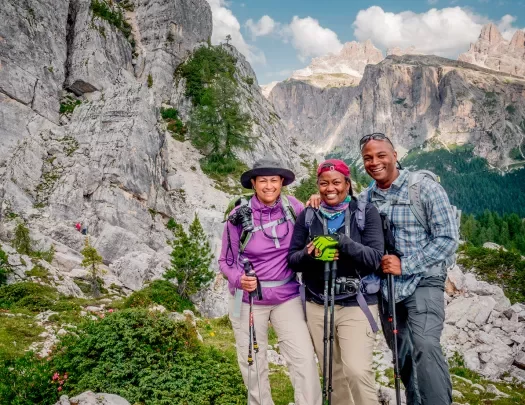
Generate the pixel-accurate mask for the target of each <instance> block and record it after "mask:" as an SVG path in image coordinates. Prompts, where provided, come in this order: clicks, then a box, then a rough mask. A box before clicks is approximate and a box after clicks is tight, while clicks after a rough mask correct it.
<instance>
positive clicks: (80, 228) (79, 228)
mask: <svg viewBox="0 0 525 405" xmlns="http://www.w3.org/2000/svg"><path fill="white" fill-rule="evenodd" d="M75 228H77V231H79V232H80V231H81V230H82V224H81V223H80V222H77V223H76V224H75Z"/></svg>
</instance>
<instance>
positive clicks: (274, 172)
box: [241, 157, 295, 188]
mask: <svg viewBox="0 0 525 405" xmlns="http://www.w3.org/2000/svg"><path fill="white" fill-rule="evenodd" d="M257 176H281V177H282V178H284V181H283V186H287V185H288V184H292V183H293V181H294V180H295V174H294V173H293V172H292V171H291V170H289V169H287V168H285V167H283V166H282V164H281V163H279V161H277V160H276V159H274V158H271V157H265V158H262V159H260V160H258V161H257V162H255V163H254V164H253V168H251V169H250V170H248V171H246V172H244V173H243V174H242V175H241V184H242V186H243V187H244V188H252V182H251V179H253V178H255V177H257Z"/></svg>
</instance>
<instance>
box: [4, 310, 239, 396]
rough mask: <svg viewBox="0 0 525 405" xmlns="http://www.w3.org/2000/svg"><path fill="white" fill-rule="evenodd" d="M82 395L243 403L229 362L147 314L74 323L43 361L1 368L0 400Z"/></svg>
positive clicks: (188, 329)
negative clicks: (82, 393) (72, 331)
mask: <svg viewBox="0 0 525 405" xmlns="http://www.w3.org/2000/svg"><path fill="white" fill-rule="evenodd" d="M66 375H67V376H66ZM53 378H54V379H53ZM59 387H60V390H59ZM86 390H91V391H94V392H107V393H113V394H117V395H120V396H122V397H124V398H126V399H127V400H128V401H129V402H130V403H142V404H145V405H149V404H152V405H153V404H175V405H186V404H190V403H191V404H211V403H213V404H217V405H226V404H242V403H244V402H245V399H246V390H245V389H244V386H243V383H242V378H241V375H240V372H239V370H238V367H237V363H236V359H235V357H234V356H231V355H229V354H223V353H220V352H219V351H218V350H217V349H215V348H213V347H209V346H205V345H202V344H201V343H200V342H199V341H198V339H197V335H196V332H195V330H194V329H193V327H192V326H191V325H190V324H188V323H186V322H174V321H172V320H171V319H169V318H168V316H166V315H164V314H160V313H158V312H149V311H147V310H145V309H126V310H123V311H119V312H116V313H112V314H107V315H106V316H105V317H104V318H101V319H99V320H97V321H85V322H83V323H81V324H79V325H77V328H76V329H75V333H74V334H68V335H66V336H64V337H63V338H62V341H61V343H60V344H59V346H58V347H57V350H56V351H55V352H54V354H53V356H52V357H51V359H49V360H48V361H45V360H44V361H42V360H38V359H36V358H35V357H34V356H33V355H32V354H31V353H29V354H26V355H25V356H24V357H22V358H19V359H16V360H8V361H5V362H3V364H0V397H2V398H3V399H5V400H6V401H7V403H10V404H19V405H22V404H24V405H25V404H28V405H29V404H35V403H38V404H43V405H47V404H54V403H56V402H57V401H58V396H59V395H62V394H68V395H70V396H73V395H76V394H79V393H81V392H84V391H86Z"/></svg>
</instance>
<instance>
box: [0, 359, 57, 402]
mask: <svg viewBox="0 0 525 405" xmlns="http://www.w3.org/2000/svg"><path fill="white" fill-rule="evenodd" d="M52 378H53V366H52V363H51V362H49V361H47V360H45V359H38V358H36V357H35V356H34V355H33V353H27V354H25V355H24V356H23V357H21V358H16V359H12V360H7V361H1V360H0V399H1V401H2V402H0V403H1V404H6V405H7V404H10V405H34V404H39V405H54V404H55V403H57V402H58V399H59V396H60V395H61V393H60V392H59V391H58V389H57V388H58V386H57V384H53V380H52Z"/></svg>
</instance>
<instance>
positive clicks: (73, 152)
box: [0, 0, 304, 315]
mask: <svg viewBox="0 0 525 405" xmlns="http://www.w3.org/2000/svg"><path fill="white" fill-rule="evenodd" d="M99 3H100V2H99ZM125 3H126V5H128V7H127V8H126V10H121V9H120V6H118V5H117V4H116V3H115V2H108V3H105V4H113V5H112V6H111V7H110V9H111V12H112V13H117V14H118V13H122V14H123V16H124V19H125V20H126V21H128V24H129V26H126V25H124V24H120V25H119V24H118V23H117V24H115V19H113V20H111V19H107V18H101V17H100V16H99V15H98V14H96V13H95V14H94V13H93V9H92V7H91V4H92V2H91V1H90V0H61V1H37V0H24V1H22V2H20V1H15V0H5V1H3V2H2V7H1V8H0V20H1V21H2V23H1V24H0V113H1V115H2V119H0V146H1V147H0V185H1V186H0V196H2V199H3V201H2V213H3V214H7V213H16V214H17V215H19V216H20V217H22V218H23V219H25V220H26V221H27V222H28V224H29V227H30V229H31V234H32V237H33V238H35V239H37V240H39V241H40V246H41V247H49V246H50V245H51V244H54V245H55V247H56V250H57V253H56V255H55V261H54V263H53V265H54V266H55V268H56V269H58V270H57V271H59V272H60V274H58V275H57V277H62V278H63V277H70V278H74V277H75V275H79V274H82V269H80V266H79V264H80V261H81V256H80V255H79V253H78V252H79V250H80V249H81V248H82V246H83V238H82V237H81V235H80V234H79V233H78V232H77V231H76V230H75V228H74V227H73V225H74V223H75V222H77V221H82V222H84V223H85V224H87V226H88V230H89V234H90V240H91V243H92V244H93V245H94V246H95V247H96V248H97V249H98V251H99V253H100V254H101V255H102V256H103V258H104V261H105V263H106V265H107V269H108V271H109V273H110V275H111V276H114V277H112V281H111V282H112V283H116V284H120V285H121V286H122V287H123V288H125V289H128V290H135V289H140V288H141V286H142V285H143V283H144V282H145V281H147V280H149V279H152V278H155V277H159V276H160V275H161V274H162V273H163V272H164V269H165V267H166V266H167V265H168V264H169V251H170V250H169V249H168V248H167V245H166V239H167V238H169V237H170V233H169V232H167V231H166V228H165V222H166V221H167V219H168V218H169V217H174V218H175V219H176V220H177V221H178V222H180V223H184V224H186V223H188V222H189V221H191V220H192V219H193V216H194V214H198V216H199V218H200V220H201V222H202V224H203V226H204V229H205V230H206V231H207V233H208V235H209V236H210V238H211V241H212V246H213V249H214V250H215V251H218V249H219V242H220V239H219V238H220V235H221V233H222V223H221V221H222V214H223V213H222V212H223V210H224V209H225V207H226V204H227V201H228V199H229V197H228V195H226V194H225V193H223V192H221V191H219V190H218V189H216V188H215V187H214V182H213V181H212V180H210V179H208V178H207V177H206V176H205V175H203V173H202V172H201V171H200V168H199V159H200V158H201V157H202V156H201V155H200V153H199V152H198V151H197V150H195V149H194V148H193V147H192V146H191V145H190V144H189V143H188V142H178V141H176V140H174V139H173V138H172V137H171V136H170V135H169V133H168V132H167V131H166V130H165V125H164V124H163V123H162V120H159V109H160V106H161V104H162V103H165V104H169V105H170V106H172V107H174V108H177V109H179V110H180V111H181V114H182V115H183V117H187V116H188V113H189V110H190V108H191V103H189V101H188V100H186V99H184V97H183V94H184V83H183V81H180V80H175V79H176V78H174V72H175V70H176V68H177V66H178V65H179V64H180V63H181V62H182V61H183V60H185V59H186V58H187V57H188V56H189V54H190V52H191V51H192V50H193V49H194V48H195V47H197V46H199V45H201V44H204V43H206V41H207V40H208V38H209V37H210V36H211V27H212V20H211V11H210V8H209V5H208V3H207V2H206V1H205V0H175V1H173V0H135V1H133V2H130V1H127V2H125ZM117 14H113V15H114V16H115V15H117ZM111 21H112V22H111ZM7 22H8V23H7ZM130 32H131V34H130ZM231 52H232V53H235V56H236V58H237V68H238V75H239V77H248V76H249V77H252V78H255V74H254V73H253V71H252V69H251V67H250V66H249V64H248V63H247V62H246V60H245V59H244V57H243V56H242V55H240V54H238V53H237V51H236V50H235V49H233V48H231ZM239 82H240V83H241V85H242V86H243V88H242V93H243V96H242V97H243V98H245V99H244V100H245V101H244V102H243V103H242V104H243V105H244V106H245V109H246V111H248V112H250V114H251V115H252V117H253V118H254V122H256V124H254V129H253V135H254V137H257V139H258V143H257V144H256V146H255V148H254V151H253V152H250V153H244V154H243V155H241V158H242V159H243V160H244V161H245V162H246V163H251V162H252V161H253V160H254V159H257V158H259V157H261V156H262V155H263V154H266V153H274V154H275V155H277V156H278V157H279V158H281V159H282V160H283V161H285V162H286V163H287V164H289V165H290V166H291V167H293V168H294V169H297V172H298V173H299V174H301V173H302V171H304V168H302V167H301V165H300V158H299V157H298V153H299V152H296V149H297V150H299V149H300V148H295V147H294V143H295V142H296V141H295V140H294V139H293V138H291V137H288V136H287V134H286V133H285V128H284V126H283V124H282V123H281V121H280V119H279V117H278V116H277V114H276V113H275V111H274V110H273V107H272V106H271V104H270V103H268V101H267V100H266V99H265V98H264V97H263V96H262V95H261V93H260V90H259V87H258V86H257V84H256V83H257V82H256V80H254V84H251V85H248V84H247V83H246V82H244V81H242V80H239ZM73 93H74V94H73ZM61 102H62V104H63V105H70V106H71V105H74V104H75V103H77V104H78V105H77V106H76V108H75V109H74V112H73V113H72V114H68V115H61V114H59V107H60V103H61ZM2 219H5V217H3V218H2ZM13 227H14V223H13V222H10V223H3V224H2V227H1V229H0V231H1V232H0V234H1V235H0V237H1V238H2V239H4V241H5V240H8V239H9V238H10V237H11V236H12V229H13ZM23 274H24V272H19V273H17V274H16V275H15V277H16V278H17V279H21V278H23ZM108 280H109V279H108ZM72 285H74V284H72ZM215 287H216V288H217V290H218V291H222V288H223V287H224V282H223V281H222V277H218V279H217V281H216V284H215ZM71 289H73V290H74V287H71V288H70V290H71ZM77 290H78V289H77ZM75 293H76V294H81V293H80V292H79V291H76V290H75ZM212 296H213V294H209V295H208V298H209V297H212ZM203 305H204V304H203ZM225 305H226V304H225V303H219V304H215V303H213V299H212V298H211V301H210V299H209V300H208V302H207V304H205V305H204V306H206V307H207V308H211V309H212V310H210V314H211V315H214V314H215V315H222V314H223V313H224V312H225Z"/></svg>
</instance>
